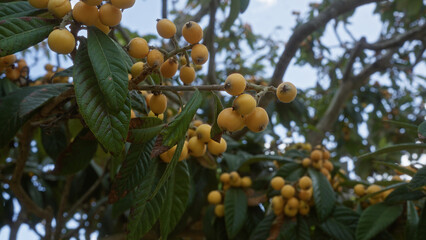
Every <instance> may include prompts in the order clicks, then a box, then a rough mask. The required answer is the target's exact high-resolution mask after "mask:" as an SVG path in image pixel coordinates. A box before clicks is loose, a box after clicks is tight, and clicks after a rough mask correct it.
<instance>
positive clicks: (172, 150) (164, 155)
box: [160, 141, 188, 163]
mask: <svg viewBox="0 0 426 240" xmlns="http://www.w3.org/2000/svg"><path fill="white" fill-rule="evenodd" d="M176 148H177V145H174V146H173V147H172V148H170V149H169V150H167V151H166V152H163V153H162V154H160V158H161V160H163V162H166V163H169V162H170V161H172V159H173V155H175V152H176ZM187 157H188V142H187V141H185V142H184V144H183V147H182V152H181V153H180V156H179V161H182V160H185V159H186V158H187Z"/></svg>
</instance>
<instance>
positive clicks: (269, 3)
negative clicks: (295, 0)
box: [256, 0, 278, 7]
mask: <svg viewBox="0 0 426 240" xmlns="http://www.w3.org/2000/svg"><path fill="white" fill-rule="evenodd" d="M256 1H258V2H259V3H262V4H265V5H266V6H268V7H270V6H273V5H275V4H276V3H277V1H278V0H256Z"/></svg>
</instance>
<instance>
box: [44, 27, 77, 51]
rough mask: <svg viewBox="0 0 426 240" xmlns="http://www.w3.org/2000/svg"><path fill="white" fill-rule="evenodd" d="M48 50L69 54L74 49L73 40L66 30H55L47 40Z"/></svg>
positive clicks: (72, 36)
mask: <svg viewBox="0 0 426 240" xmlns="http://www.w3.org/2000/svg"><path fill="white" fill-rule="evenodd" d="M47 44H48V45H49V48H50V49H51V50H52V51H54V52H57V53H60V54H69V53H71V52H72V51H73V50H74V48H75V38H74V35H72V33H70V31H68V30H67V29H55V30H53V31H52V32H51V33H50V34H49V37H48V38H47Z"/></svg>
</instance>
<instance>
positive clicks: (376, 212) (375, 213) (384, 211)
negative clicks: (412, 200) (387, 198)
mask: <svg viewBox="0 0 426 240" xmlns="http://www.w3.org/2000/svg"><path fill="white" fill-rule="evenodd" d="M401 213H402V207H401V206H400V205H393V206H392V205H387V204H385V203H379V204H375V205H372V206H370V207H368V208H367V209H365V210H364V212H362V214H361V217H360V219H359V222H358V227H357V229H356V239H357V240H368V239H372V238H374V236H376V235H377V234H379V233H380V232H381V231H383V230H384V229H386V228H387V227H388V226H389V225H390V224H391V223H393V222H394V221H395V220H396V219H397V218H398V217H399V216H400V215H401Z"/></svg>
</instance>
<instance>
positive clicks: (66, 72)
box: [52, 66, 74, 78]
mask: <svg viewBox="0 0 426 240" xmlns="http://www.w3.org/2000/svg"><path fill="white" fill-rule="evenodd" d="M73 72H74V67H73V66H71V67H69V68H67V69H65V70H63V71H60V72H56V73H55V74H54V75H53V77H52V78H55V77H72V75H73Z"/></svg>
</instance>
